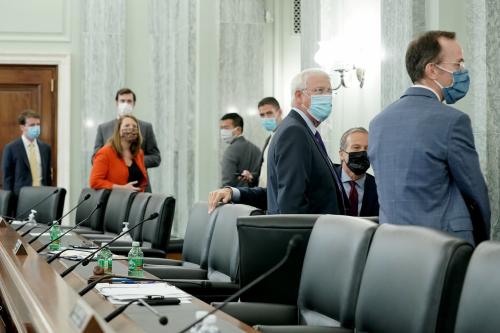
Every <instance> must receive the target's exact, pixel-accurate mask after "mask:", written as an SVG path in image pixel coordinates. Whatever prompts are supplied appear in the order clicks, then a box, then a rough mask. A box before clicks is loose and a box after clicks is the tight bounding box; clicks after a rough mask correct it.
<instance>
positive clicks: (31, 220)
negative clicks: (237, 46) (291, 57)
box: [26, 209, 37, 227]
mask: <svg viewBox="0 0 500 333" xmlns="http://www.w3.org/2000/svg"><path fill="white" fill-rule="evenodd" d="M36 213H37V212H36V210H34V209H32V210H31V213H30V215H28V223H26V224H27V225H28V226H30V227H33V226H35V225H36V220H35V215H36Z"/></svg>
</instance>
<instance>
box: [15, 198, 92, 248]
mask: <svg viewBox="0 0 500 333" xmlns="http://www.w3.org/2000/svg"><path fill="white" fill-rule="evenodd" d="M90 197H91V195H90V193H87V195H86V196H85V198H83V200H82V201H80V202H79V203H78V204H77V205H76V206H75V207H73V208H71V209H70V210H69V211H68V212H67V213H66V214H64V215H63V216H61V217H60V218H59V219H58V220H57V221H55V222H54V223H52V224H51V225H50V226H48V227H47V228H45V229H44V230H43V231H42V232H41V233H39V234H38V235H37V236H35V237H33V238H32V239H30V240H29V241H28V244H32V243H33V242H34V241H36V240H37V239H38V238H40V236H42V235H43V234H44V233H46V232H47V231H49V230H50V228H52V226H53V225H56V224H59V225H60V224H61V221H62V219H63V218H65V217H66V216H68V215H69V213H71V212H72V211H74V210H75V209H77V208H78V207H80V206H81V205H82V204H83V203H84V202H85V201H87V200H88V199H89V198H90ZM34 228H36V226H34V227H33V228H30V229H29V230H28V231H26V232H24V233H23V234H22V235H21V237H24V236H25V235H27V234H29V232H30V231H31V230H33V229H34Z"/></svg>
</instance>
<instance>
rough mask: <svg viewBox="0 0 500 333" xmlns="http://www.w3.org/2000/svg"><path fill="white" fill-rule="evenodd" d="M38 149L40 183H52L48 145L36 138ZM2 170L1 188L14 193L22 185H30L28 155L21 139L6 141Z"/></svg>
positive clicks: (17, 191)
mask: <svg viewBox="0 0 500 333" xmlns="http://www.w3.org/2000/svg"><path fill="white" fill-rule="evenodd" d="M37 144H38V150H39V151H40V159H41V162H42V163H41V164H42V170H41V172H42V185H43V186H51V185H52V172H51V164H50V158H51V150H50V146H49V145H48V144H46V143H43V142H42V141H40V140H37ZM2 172H3V189H4V190H7V191H13V192H14V193H15V194H16V195H18V194H19V190H20V189H21V187H23V186H31V185H32V184H33V179H32V178H31V169H30V163H29V161H28V155H27V154H26V149H25V148H24V144H23V140H22V139H21V138H18V139H16V140H14V141H12V142H10V143H8V144H7V145H6V146H5V148H4V150H3V156H2Z"/></svg>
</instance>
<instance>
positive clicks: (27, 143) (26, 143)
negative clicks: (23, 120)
mask: <svg viewBox="0 0 500 333" xmlns="http://www.w3.org/2000/svg"><path fill="white" fill-rule="evenodd" d="M21 139H22V140H23V144H24V147H26V148H28V146H29V145H30V143H32V142H33V143H34V144H35V146H36V145H37V142H36V139H35V140H33V141H30V140H28V138H27V137H25V136H24V134H23V135H21Z"/></svg>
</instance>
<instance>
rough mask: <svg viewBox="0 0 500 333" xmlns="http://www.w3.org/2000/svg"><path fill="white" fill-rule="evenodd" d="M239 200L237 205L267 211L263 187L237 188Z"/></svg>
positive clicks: (265, 192) (265, 193)
mask: <svg viewBox="0 0 500 333" xmlns="http://www.w3.org/2000/svg"><path fill="white" fill-rule="evenodd" d="M238 190H239V191H240V200H239V201H238V203H241V204H245V205H249V206H253V207H256V208H259V209H262V210H267V190H266V188H264V187H238Z"/></svg>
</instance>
